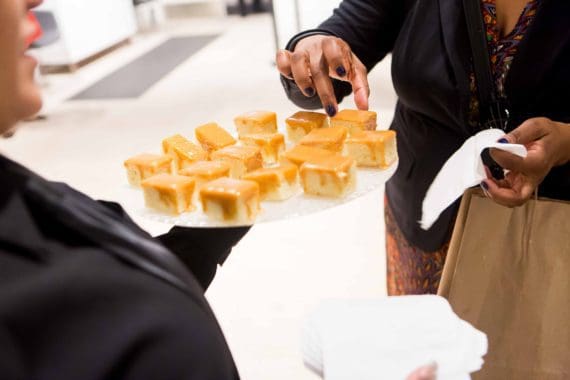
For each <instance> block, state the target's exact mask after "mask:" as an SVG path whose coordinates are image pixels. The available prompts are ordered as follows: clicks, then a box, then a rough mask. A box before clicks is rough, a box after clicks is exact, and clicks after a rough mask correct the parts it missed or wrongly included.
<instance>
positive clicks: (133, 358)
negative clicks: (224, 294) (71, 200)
mask: <svg viewBox="0 0 570 380" xmlns="http://www.w3.org/2000/svg"><path fill="white" fill-rule="evenodd" d="M0 279H1V280H0V283H1V286H0V288H1V289H0V325H9V328H10V333H11V336H13V337H16V338H15V339H16V340H17V341H16V342H12V344H14V345H15V346H17V347H19V352H20V353H21V354H22V353H23V354H24V355H25V356H29V357H25V358H24V359H25V360H24V361H27V359H31V358H32V357H35V358H37V359H38V361H36V363H37V367H36V368H33V370H34V371H37V373H38V375H39V376H36V377H38V378H84V379H88V378H107V376H108V375H106V374H105V373H104V372H105V371H108V370H110V369H111V368H112V369H113V371H119V372H117V374H120V375H119V376H118V377H117V378H124V379H130V378H132V379H135V378H150V379H153V378H157V379H158V378H173V379H175V378H195V377H194V376H193V374H198V373H203V374H212V376H210V375H208V376H205V377H209V378H219V379H226V378H227V379H233V378H235V377H234V376H232V374H235V366H234V364H233V360H232V358H231V354H230V353H229V350H228V348H227V345H226V343H225V340H224V337H223V335H222V333H221V330H220V329H219V326H218V324H217V322H216V320H215V317H214V315H213V313H212V312H211V310H210V309H209V307H207V304H206V301H205V300H204V299H203V295H201V294H196V295H195V297H191V296H190V295H188V294H186V293H185V292H183V291H181V290H179V289H178V288H176V287H174V286H172V285H170V284H168V283H167V282H164V281H162V280H160V279H159V278H155V277H153V276H152V275H150V274H147V273H146V272H144V271H142V270H140V269H138V268H135V267H132V266H130V265H128V264H126V263H122V262H120V261H118V260H117V259H115V258H114V257H113V256H111V255H110V254H107V253H106V252H103V251H101V250H99V249H93V248H81V249H70V250H67V251H65V252H63V251H62V252H58V253H55V254H50V255H47V256H45V257H42V258H41V259H38V258H37V257H30V256H26V255H24V254H23V253H22V252H18V251H17V250H11V249H6V248H3V249H0ZM6 351H7V344H6V343H3V342H2V341H0V352H6ZM48 358H49V360H48ZM212 358H217V359H214V360H212ZM212 362H213V363H212ZM44 364H45V366H44ZM175 370H176V371H178V372H174V371H175ZM145 374H146V375H145ZM95 375H96V376H95ZM171 375H172V376H171ZM97 376H99V377H97ZM149 376H150V377H149ZM218 376H219V377H218ZM111 377H112V378H115V377H116V376H111ZM196 378H202V377H201V376H196Z"/></svg>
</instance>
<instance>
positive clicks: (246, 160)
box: [212, 145, 263, 178]
mask: <svg viewBox="0 0 570 380" xmlns="http://www.w3.org/2000/svg"><path fill="white" fill-rule="evenodd" d="M212 160H216V161H223V162H227V163H228V164H229V165H230V176H231V177H232V178H241V177H242V176H243V175H244V174H245V173H247V172H251V171H254V170H257V169H260V168H261V167H263V158H262V157H261V149H259V148H257V147H252V146H235V145H232V146H227V147H225V148H222V149H220V150H216V151H215V152H213V153H212Z"/></svg>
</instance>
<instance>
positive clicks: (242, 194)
mask: <svg viewBox="0 0 570 380" xmlns="http://www.w3.org/2000/svg"><path fill="white" fill-rule="evenodd" d="M200 199H201V201H202V209H203V210H204V213H205V214H206V215H208V217H210V218H212V219H215V220H220V221H225V222H234V223H251V222H253V220H254V219H255V217H256V216H257V214H258V213H259V211H260V209H261V207H260V203H259V185H258V184H257V182H254V181H246V180H239V179H233V178H219V179H217V180H215V181H212V182H208V183H207V184H206V185H204V186H203V187H202V189H201V190H200Z"/></svg>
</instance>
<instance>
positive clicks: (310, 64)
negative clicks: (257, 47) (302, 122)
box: [277, 35, 370, 116]
mask: <svg viewBox="0 0 570 380" xmlns="http://www.w3.org/2000/svg"><path fill="white" fill-rule="evenodd" d="M277 68H278V69H279V72H280V73H281V75H283V76H285V77H287V78H289V79H293V80H295V83H296V84H297V86H299V89H301V91H302V92H303V94H304V95H305V96H307V97H312V96H314V95H315V94H318V95H319V98H320V99H321V103H322V104H323V107H324V109H325V110H326V112H327V114H328V115H329V116H334V115H336V113H337V110H338V105H337V101H336V97H335V94H334V89H333V85H332V81H331V78H335V79H339V80H342V81H346V82H350V84H351V85H352V90H353V93H354V101H355V103H356V106H357V107H358V109H361V110H367V109H368V97H369V96H370V88H369V86H368V77H367V76H368V72H367V70H366V67H365V66H364V64H362V62H360V60H359V59H358V57H357V56H356V55H354V53H352V50H351V49H350V46H348V44H347V43H346V42H344V41H343V40H341V39H340V38H336V37H331V36H321V35H316V36H309V37H306V38H303V39H302V40H301V41H299V43H298V44H297V46H296V47H295V51H294V52H289V51H287V50H280V51H279V52H277Z"/></svg>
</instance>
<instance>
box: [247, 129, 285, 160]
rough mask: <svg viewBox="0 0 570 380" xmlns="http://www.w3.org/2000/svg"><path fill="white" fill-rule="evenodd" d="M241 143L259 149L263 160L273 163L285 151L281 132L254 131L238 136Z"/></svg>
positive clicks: (283, 137)
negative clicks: (250, 133) (253, 132)
mask: <svg viewBox="0 0 570 380" xmlns="http://www.w3.org/2000/svg"><path fill="white" fill-rule="evenodd" d="M240 141H241V142H242V144H244V145H246V146H253V147H258V148H260V149H261V156H262V157H263V162H265V163H266V164H274V163H276V162H279V156H280V155H281V154H282V153H283V152H284V151H285V136H283V135H282V134H281V133H256V134H252V135H244V136H241V137H240Z"/></svg>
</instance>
